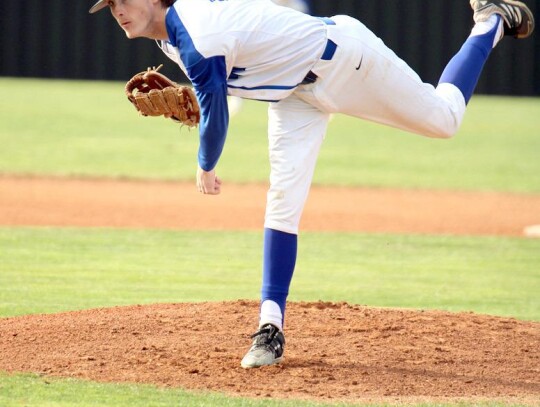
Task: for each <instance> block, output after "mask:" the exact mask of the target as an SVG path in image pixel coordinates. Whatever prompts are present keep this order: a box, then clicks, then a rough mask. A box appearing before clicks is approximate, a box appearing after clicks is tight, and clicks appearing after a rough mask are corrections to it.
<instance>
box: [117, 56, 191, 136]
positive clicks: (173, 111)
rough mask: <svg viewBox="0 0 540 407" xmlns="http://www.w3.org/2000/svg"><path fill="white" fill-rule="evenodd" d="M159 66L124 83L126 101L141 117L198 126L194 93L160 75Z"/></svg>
mask: <svg viewBox="0 0 540 407" xmlns="http://www.w3.org/2000/svg"><path fill="white" fill-rule="evenodd" d="M162 66H163V65H160V66H158V67H157V68H148V69H147V70H146V71H143V72H140V73H138V74H136V75H135V76H133V78H131V79H130V80H129V81H128V82H127V83H126V87H125V91H126V96H127V98H128V99H129V101H130V102H131V103H133V105H134V106H135V109H137V111H138V112H139V113H140V114H142V115H143V116H165V117H166V118H171V119H172V120H174V121H175V122H178V123H182V124H185V125H186V126H189V127H195V126H197V125H198V124H199V120H200V112H199V103H198V102H197V97H196V96H195V92H193V89H191V88H189V87H187V86H182V85H179V84H177V83H176V82H173V81H171V80H170V79H169V78H167V77H166V76H165V75H163V74H161V73H159V72H158V70H159V69H160V68H161V67H162Z"/></svg>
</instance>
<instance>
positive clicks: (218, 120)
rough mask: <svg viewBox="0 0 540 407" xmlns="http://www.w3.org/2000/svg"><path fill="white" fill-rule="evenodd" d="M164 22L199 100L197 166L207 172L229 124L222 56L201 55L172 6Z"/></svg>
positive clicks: (222, 141) (221, 144)
mask: <svg viewBox="0 0 540 407" xmlns="http://www.w3.org/2000/svg"><path fill="white" fill-rule="evenodd" d="M166 23H167V31H168V34H169V39H170V42H171V44H172V45H173V46H176V47H178V48H179V50H180V57H181V58H182V62H183V63H184V65H185V67H186V71H187V75H188V77H189V79H190V80H191V82H192V84H193V87H194V88H195V92H196V94H197V98H198V100H199V105H200V108H201V121H200V124H199V138H200V145H199V157H198V158H199V166H200V167H201V168H202V169H203V170H205V171H210V170H212V169H213V168H214V167H215V166H216V164H217V162H218V160H219V157H220V156H221V152H222V151H223V146H224V145H225V138H226V136H227V128H228V126H229V109H228V106H227V66H226V63H225V57H224V56H219V55H218V56H212V57H209V58H205V57H204V56H203V55H201V54H200V53H199V52H198V50H197V49H196V47H195V45H194V43H193V39H192V38H191V36H190V35H189V33H188V31H187V30H186V27H185V26H184V24H183V23H182V21H181V20H180V18H179V17H178V14H177V13H176V11H175V9H174V8H173V7H171V8H170V10H169V12H168V13H167V17H166Z"/></svg>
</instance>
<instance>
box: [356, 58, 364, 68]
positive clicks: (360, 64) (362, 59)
mask: <svg viewBox="0 0 540 407" xmlns="http://www.w3.org/2000/svg"><path fill="white" fill-rule="evenodd" d="M363 61H364V56H363V55H362V58H360V63H359V64H358V66H357V67H356V70H357V71H358V70H359V69H360V67H361V66H362V62H363Z"/></svg>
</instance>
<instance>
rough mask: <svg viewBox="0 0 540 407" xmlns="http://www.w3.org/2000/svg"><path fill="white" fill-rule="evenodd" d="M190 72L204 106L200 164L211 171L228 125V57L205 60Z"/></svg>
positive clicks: (201, 103)
mask: <svg viewBox="0 0 540 407" xmlns="http://www.w3.org/2000/svg"><path fill="white" fill-rule="evenodd" d="M188 74H189V76H190V79H191V81H192V83H193V86H194V88H195V92H196V93H197V98H198V100H199V104H200V107H201V122H200V124H199V138H200V144H199V166H200V167H201V168H202V169H203V170H205V171H210V170H212V169H213V168H214V167H215V166H216V164H217V162H218V160H219V157H220V156H221V153H222V151H223V146H224V145H225V139H226V137H227V128H228V126H229V109H228V105H227V79H226V68H225V58H224V57H212V58H208V59H202V60H200V61H199V62H198V63H197V64H195V65H193V66H191V67H189V68H188Z"/></svg>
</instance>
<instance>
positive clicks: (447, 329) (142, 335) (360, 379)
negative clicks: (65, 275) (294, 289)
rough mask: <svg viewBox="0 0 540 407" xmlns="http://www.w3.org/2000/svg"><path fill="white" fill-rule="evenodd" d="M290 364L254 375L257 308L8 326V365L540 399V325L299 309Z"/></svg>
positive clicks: (182, 381)
mask: <svg viewBox="0 0 540 407" xmlns="http://www.w3.org/2000/svg"><path fill="white" fill-rule="evenodd" d="M288 310H289V311H288V319H287V327H286V336H287V346H286V354H285V360H284V362H283V364H281V365H278V366H272V367H268V368H264V369H255V370H254V369H251V370H244V369H242V368H240V363H239V362H240V359H241V357H242V356H243V353H244V352H245V351H246V349H247V348H248V346H249V343H250V340H249V335H250V334H251V333H252V329H253V328H254V323H255V321H256V318H257V312H258V304H257V303H256V302H255V301H234V302H216V303H196V304H191V303H180V304H156V305H149V306H129V307H115V308H105V309H93V310H86V311H78V312H68V313H61V314H52V315H29V316H23V317H14V318H4V319H0V370H4V371H9V372H20V371H24V372H37V373H40V374H43V375H50V376H61V377H77V378H83V379H91V380H96V381H107V382H108V381H112V382H138V383H153V384H156V385H159V386H174V387H176V386H179V387H183V388H187V389H198V390H212V391H219V392H224V393H227V394H233V395H241V396H249V397H273V398H274V397H275V398H297V399H314V400H315V399H316V400H319V401H320V400H347V401H367V400H370V401H381V400H383V401H389V400H394V401H407V400H447V399H454V398H468V399H470V398H478V399H484V398H488V399H500V400H504V401H509V400H511V401H520V402H523V403H527V404H531V405H532V404H534V403H535V402H537V401H538V400H539V399H540V346H539V344H540V323H537V322H527V321H518V320H515V319H510V318H501V317H492V316H485V315H477V314H472V313H448V312H441V311H413V310H403V309H379V308H368V307H363V306H353V305H349V304H346V303H323V302H319V303H295V302H293V303H290V305H289V308H288Z"/></svg>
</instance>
